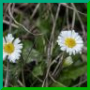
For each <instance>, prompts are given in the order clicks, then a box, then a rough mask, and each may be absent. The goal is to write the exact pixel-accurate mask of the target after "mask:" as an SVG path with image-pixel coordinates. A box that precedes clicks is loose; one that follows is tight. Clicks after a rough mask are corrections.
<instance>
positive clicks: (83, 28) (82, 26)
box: [71, 3, 85, 37]
mask: <svg viewBox="0 0 90 90" xmlns="http://www.w3.org/2000/svg"><path fill="white" fill-rule="evenodd" d="M71 5H72V7H73V8H74V11H75V12H76V14H77V17H78V19H79V21H80V24H81V28H82V30H83V37H85V27H84V24H83V21H82V19H81V17H80V15H79V14H78V12H77V9H76V7H75V5H74V4H73V3H71Z"/></svg>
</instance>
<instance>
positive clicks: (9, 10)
mask: <svg viewBox="0 0 90 90" xmlns="http://www.w3.org/2000/svg"><path fill="white" fill-rule="evenodd" d="M10 7H11V3H10V4H9V7H8V13H9V15H10V17H11V18H12V20H13V21H14V22H15V23H16V24H17V25H18V26H20V27H22V28H23V29H24V30H25V31H26V32H28V33H30V34H32V35H43V33H40V34H33V33H32V32H30V30H28V29H27V28H26V27H25V26H24V25H22V24H21V23H19V22H17V21H16V20H15V18H14V17H13V15H12V13H11V9H10Z"/></svg>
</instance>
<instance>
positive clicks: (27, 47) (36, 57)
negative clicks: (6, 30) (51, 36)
mask: <svg viewBox="0 0 90 90" xmlns="http://www.w3.org/2000/svg"><path fill="white" fill-rule="evenodd" d="M23 44H24V48H23V53H22V56H23V58H24V61H25V63H30V62H32V61H41V60H42V56H41V55H40V53H39V52H38V51H37V50H36V49H34V48H33V47H32V46H33V44H32V42H30V41H24V43H23ZM29 52H30V53H29Z"/></svg>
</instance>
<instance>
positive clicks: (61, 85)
mask: <svg viewBox="0 0 90 90" xmlns="http://www.w3.org/2000/svg"><path fill="white" fill-rule="evenodd" d="M49 76H50V78H51V79H52V81H53V82H54V83H57V84H58V85H60V87H66V86H65V85H63V84H62V83H60V82H58V81H56V80H55V79H54V78H53V77H52V75H51V74H50V73H49Z"/></svg>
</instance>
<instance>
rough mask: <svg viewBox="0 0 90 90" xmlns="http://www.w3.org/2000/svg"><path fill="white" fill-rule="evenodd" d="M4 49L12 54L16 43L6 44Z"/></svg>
mask: <svg viewBox="0 0 90 90" xmlns="http://www.w3.org/2000/svg"><path fill="white" fill-rule="evenodd" d="M3 49H4V52H6V53H8V54H11V53H13V51H14V45H13V43H7V44H4V47H3Z"/></svg>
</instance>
